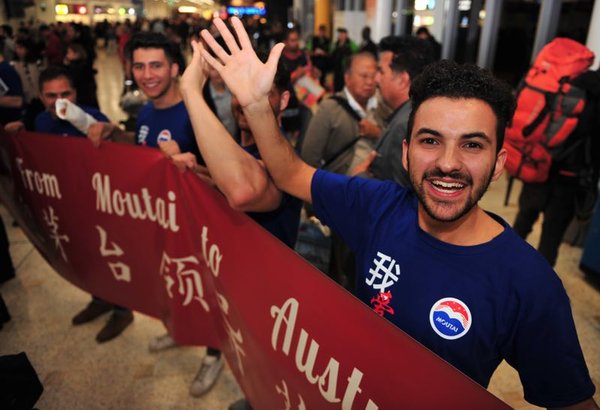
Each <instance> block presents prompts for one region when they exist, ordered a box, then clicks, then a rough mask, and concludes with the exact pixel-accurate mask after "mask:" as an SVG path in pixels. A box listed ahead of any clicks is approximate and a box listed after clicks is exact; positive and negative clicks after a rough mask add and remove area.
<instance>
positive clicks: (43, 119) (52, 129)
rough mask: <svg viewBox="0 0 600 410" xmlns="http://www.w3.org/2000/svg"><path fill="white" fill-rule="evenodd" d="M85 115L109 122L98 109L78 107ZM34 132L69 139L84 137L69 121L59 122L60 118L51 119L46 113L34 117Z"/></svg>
mask: <svg viewBox="0 0 600 410" xmlns="http://www.w3.org/2000/svg"><path fill="white" fill-rule="evenodd" d="M79 108H81V109H82V110H83V111H85V112H86V113H88V114H90V115H91V116H92V117H94V118H95V119H97V120H98V121H101V122H110V121H109V119H108V118H107V117H106V115H104V114H102V113H101V112H100V111H99V110H98V109H96V108H92V107H86V106H85V105H80V106H79ZM34 130H35V131H37V132H44V133H46V134H55V135H62V136H71V137H85V134H83V133H82V132H81V131H79V130H78V129H77V128H75V127H74V126H73V124H71V123H70V122H69V121H65V120H61V119H60V118H53V117H52V115H51V114H50V113H49V112H48V111H43V112H41V113H39V114H38V115H37V117H35V123H34Z"/></svg>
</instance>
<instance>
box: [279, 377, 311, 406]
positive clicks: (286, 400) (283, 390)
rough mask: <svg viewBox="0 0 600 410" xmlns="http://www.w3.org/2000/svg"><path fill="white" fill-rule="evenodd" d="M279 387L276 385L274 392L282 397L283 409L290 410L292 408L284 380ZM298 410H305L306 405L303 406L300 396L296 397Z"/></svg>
mask: <svg viewBox="0 0 600 410" xmlns="http://www.w3.org/2000/svg"><path fill="white" fill-rule="evenodd" d="M281 385H282V386H281V387H279V386H278V385H275V390H276V391H277V393H278V394H281V395H282V396H283V400H284V407H283V408H284V409H285V410H291V408H292V403H291V402H290V394H289V392H288V387H287V384H286V383H285V380H282V381H281ZM298 410H306V405H305V404H304V400H303V399H302V396H300V395H298Z"/></svg>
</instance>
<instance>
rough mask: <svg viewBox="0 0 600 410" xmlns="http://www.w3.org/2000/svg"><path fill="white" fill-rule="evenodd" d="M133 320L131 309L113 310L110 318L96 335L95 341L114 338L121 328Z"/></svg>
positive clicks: (106, 340) (99, 341) (120, 331)
mask: <svg viewBox="0 0 600 410" xmlns="http://www.w3.org/2000/svg"><path fill="white" fill-rule="evenodd" d="M131 322H133V313H132V312H131V310H119V311H114V312H113V313H112V315H110V319H108V322H107V323H106V325H104V327H103V328H102V330H100V333H98V335H97V336H96V342H98V343H104V342H108V341H109V340H112V339H114V338H115V337H117V336H119V335H120V334H121V333H123V330H125V328H126V327H127V326H129V325H130V324H131Z"/></svg>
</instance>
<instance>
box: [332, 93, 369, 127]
mask: <svg viewBox="0 0 600 410" xmlns="http://www.w3.org/2000/svg"><path fill="white" fill-rule="evenodd" d="M329 99H330V100H333V101H335V102H336V103H338V104H339V105H340V106H341V107H342V108H343V109H344V111H346V112H347V113H348V114H350V116H351V117H352V118H354V119H355V120H356V121H357V122H360V121H361V120H362V117H361V116H360V115H359V114H358V113H357V112H356V110H355V109H354V108H352V106H351V105H350V103H349V102H348V100H347V99H345V98H344V97H342V96H339V95H332V96H331V97H329Z"/></svg>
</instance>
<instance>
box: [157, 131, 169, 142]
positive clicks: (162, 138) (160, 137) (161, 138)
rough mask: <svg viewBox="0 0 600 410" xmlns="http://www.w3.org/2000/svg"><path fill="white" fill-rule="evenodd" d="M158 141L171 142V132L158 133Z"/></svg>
mask: <svg viewBox="0 0 600 410" xmlns="http://www.w3.org/2000/svg"><path fill="white" fill-rule="evenodd" d="M156 141H161V142H166V141H171V131H169V130H162V131H161V132H159V133H158V137H156Z"/></svg>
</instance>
